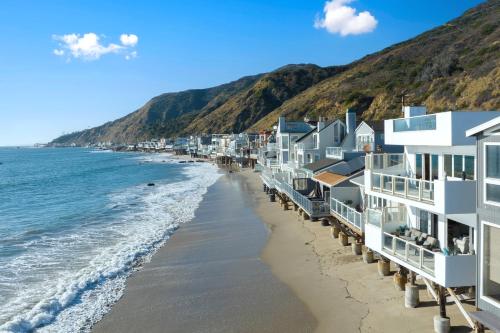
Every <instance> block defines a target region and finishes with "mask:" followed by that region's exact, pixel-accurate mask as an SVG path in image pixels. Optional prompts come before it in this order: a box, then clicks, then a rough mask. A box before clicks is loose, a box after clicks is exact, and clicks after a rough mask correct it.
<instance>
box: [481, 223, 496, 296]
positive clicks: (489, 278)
mask: <svg viewBox="0 0 500 333" xmlns="http://www.w3.org/2000/svg"><path fill="white" fill-rule="evenodd" d="M482 253H483V255H482V257H483V258H482V265H483V266H482V268H483V269H482V272H483V273H482V274H483V275H482V282H483V285H482V291H483V292H482V294H483V296H486V297H489V298H490V299H492V300H493V301H495V302H499V303H500V227H496V226H495V227H494V226H491V225H487V224H484V227H483V251H482ZM499 305H500V304H499Z"/></svg>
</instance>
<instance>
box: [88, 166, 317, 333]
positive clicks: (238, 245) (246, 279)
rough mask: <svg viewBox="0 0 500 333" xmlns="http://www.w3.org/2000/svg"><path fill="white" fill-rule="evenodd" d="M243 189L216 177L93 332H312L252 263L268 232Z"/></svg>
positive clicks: (282, 291)
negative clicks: (190, 214) (190, 215)
mask: <svg viewBox="0 0 500 333" xmlns="http://www.w3.org/2000/svg"><path fill="white" fill-rule="evenodd" d="M247 184H248V183H247V182H246V181H244V179H243V178H241V177H240V176H238V175H237V174H228V175H224V176H222V177H221V178H219V180H218V181H217V183H216V184H214V185H213V186H211V187H210V188H209V190H208V192H207V194H206V195H205V198H204V200H203V201H202V203H201V204H200V206H199V207H198V209H197V211H196V214H195V218H194V219H193V220H192V221H191V222H189V223H187V224H185V225H182V226H181V227H180V228H179V230H177V231H176V232H175V233H174V235H173V237H172V238H171V239H169V240H168V241H167V243H166V245H165V246H164V247H162V248H161V249H160V250H159V251H158V252H157V253H156V254H155V255H154V256H153V258H152V261H151V262H149V263H147V264H145V265H144V267H142V268H141V269H140V270H139V271H137V272H134V273H133V274H132V276H131V277H130V278H129V279H128V280H127V287H126V289H125V292H124V295H123V297H122V298H121V299H120V300H119V301H118V303H116V304H115V305H114V306H113V307H112V309H111V311H110V312H109V313H108V314H107V315H106V316H105V317H104V318H103V320H101V321H100V322H98V323H97V325H95V327H94V328H93V331H94V332H312V331H313V330H314V328H315V327H316V325H317V322H316V319H315V317H314V316H313V315H312V314H311V312H310V311H309V309H308V308H307V307H306V306H305V305H304V304H303V303H302V302H301V301H300V299H299V298H298V297H296V296H295V295H294V293H293V292H292V291H291V290H290V288H288V286H287V285H286V284H285V283H283V282H281V281H280V280H279V279H277V278H276V277H274V276H273V274H272V273H271V270H270V269H269V267H268V266H267V265H266V264H264V263H263V262H262V260H261V259H260V252H261V251H262V248H263V247H264V246H265V244H266V240H267V238H268V234H269V232H268V230H267V228H266V226H265V225H264V224H263V223H262V222H261V221H260V219H259V218H258V216H257V215H256V214H255V210H254V207H253V206H254V203H255V201H254V200H253V198H252V197H251V196H250V193H251V192H252V191H251V190H249V189H248V188H247V187H246V186H247Z"/></svg>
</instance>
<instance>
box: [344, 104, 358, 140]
mask: <svg viewBox="0 0 500 333" xmlns="http://www.w3.org/2000/svg"><path fill="white" fill-rule="evenodd" d="M345 125H346V133H347V134H348V135H349V134H352V135H353V134H354V130H355V129H356V112H354V111H353V110H351V109H347V112H346V114H345Z"/></svg>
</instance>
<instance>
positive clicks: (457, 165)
mask: <svg viewBox="0 0 500 333" xmlns="http://www.w3.org/2000/svg"><path fill="white" fill-rule="evenodd" d="M462 164H463V157H462V156H461V155H455V156H453V177H455V178H462Z"/></svg>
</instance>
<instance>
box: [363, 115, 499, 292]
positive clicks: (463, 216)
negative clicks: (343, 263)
mask: <svg viewBox="0 0 500 333" xmlns="http://www.w3.org/2000/svg"><path fill="white" fill-rule="evenodd" d="M403 111H404V118H400V119H391V120H386V121H385V124H384V126H385V144H388V145H396V144H403V145H404V153H402V154H373V153H372V154H368V155H367V156H366V163H365V164H366V169H365V179H364V189H365V194H366V195H367V198H366V200H367V207H368V208H367V209H366V212H365V220H366V225H365V242H366V246H367V247H368V248H370V249H372V250H373V251H375V252H378V253H379V254H380V255H382V256H383V257H385V258H388V259H390V260H391V261H393V262H395V263H397V264H398V265H400V266H402V267H405V268H406V269H408V270H409V271H410V272H413V273H415V274H417V275H419V276H421V277H422V278H423V279H424V281H425V282H426V283H428V285H430V281H432V282H434V283H436V284H437V285H439V286H442V287H464V286H474V285H475V283H476V253H477V222H476V191H475V188H476V179H477V170H476V167H475V161H476V148H475V142H474V139H473V138H469V137H466V136H465V131H466V129H468V128H470V126H471V125H472V126H474V125H477V124H480V123H482V122H485V121H488V120H490V119H492V118H494V117H496V116H498V113H497V112H442V113H437V114H427V112H426V108H425V107H404V110H403Z"/></svg>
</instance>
